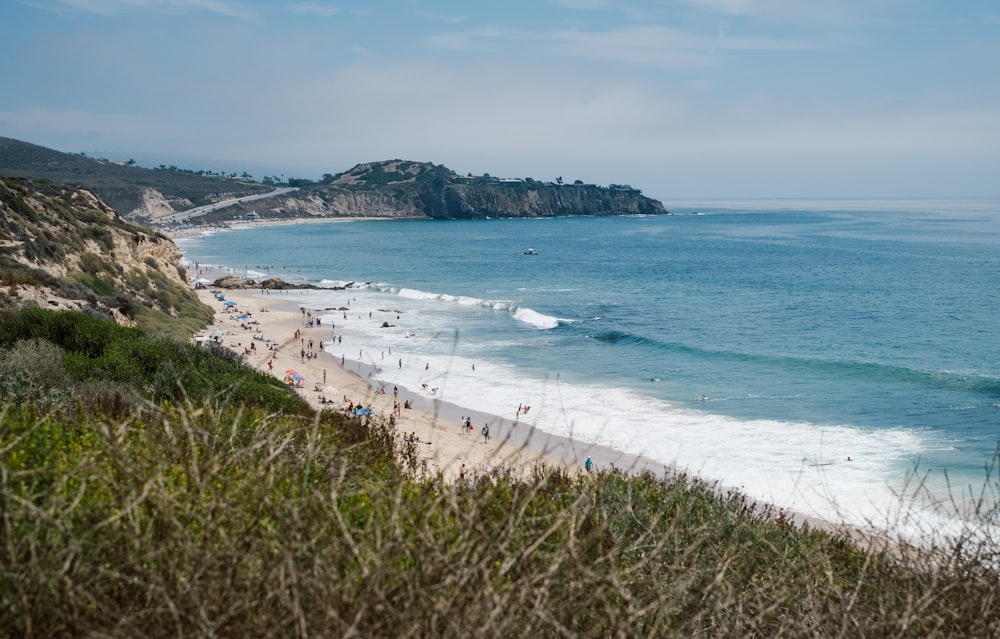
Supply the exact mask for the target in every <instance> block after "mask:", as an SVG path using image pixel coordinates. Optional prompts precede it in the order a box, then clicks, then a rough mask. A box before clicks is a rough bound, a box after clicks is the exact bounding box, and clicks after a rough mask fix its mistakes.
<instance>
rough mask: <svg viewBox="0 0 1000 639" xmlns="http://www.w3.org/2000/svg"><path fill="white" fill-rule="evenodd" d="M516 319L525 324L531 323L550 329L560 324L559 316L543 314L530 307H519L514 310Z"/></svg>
mask: <svg viewBox="0 0 1000 639" xmlns="http://www.w3.org/2000/svg"><path fill="white" fill-rule="evenodd" d="M514 319H516V320H517V321H519V322H524V323H525V324H530V325H531V326H534V327H536V328H544V329H550V328H555V327H556V326H559V318H558V317H552V316H551V315H543V314H542V313H539V312H538V311H533V310H531V309H530V308H519V309H517V310H516V311H514Z"/></svg>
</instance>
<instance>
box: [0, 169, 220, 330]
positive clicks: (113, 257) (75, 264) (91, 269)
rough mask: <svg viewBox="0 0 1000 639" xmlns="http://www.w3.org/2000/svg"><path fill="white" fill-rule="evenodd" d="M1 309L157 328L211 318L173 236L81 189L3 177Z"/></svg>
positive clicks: (0, 190) (178, 327) (183, 326)
mask: <svg viewBox="0 0 1000 639" xmlns="http://www.w3.org/2000/svg"><path fill="white" fill-rule="evenodd" d="M0 247H2V249H3V250H2V253H0V309H3V308H18V307H21V306H25V305H35V306H40V307H43V308H48V309H53V310H77V311H85V312H88V313H90V314H93V315H97V316H101V317H105V318H108V319H113V320H114V321H115V322H117V323H118V324H122V325H126V326H136V325H139V326H143V327H145V328H147V329H151V331H152V332H154V333H159V334H163V335H170V334H173V333H174V332H180V333H181V334H184V333H187V334H190V331H191V330H192V326H191V325H190V323H191V322H193V323H194V324H198V323H203V322H205V321H207V320H208V319H211V316H212V311H211V309H210V308H208V307H205V306H204V305H203V304H201V303H200V302H199V301H198V299H197V297H196V296H195V295H194V292H193V291H192V290H191V287H190V286H189V284H188V283H187V282H186V277H187V275H186V273H185V271H184V269H183V267H181V257H182V255H181V251H180V249H179V248H178V247H177V245H176V244H174V243H173V242H172V241H171V240H170V239H169V238H167V237H165V236H164V235H161V234H160V233H157V232H154V231H151V230H150V229H148V228H145V227H141V226H137V225H135V224H132V223H130V222H128V221H126V220H125V219H124V218H122V217H121V216H119V215H118V214H117V213H115V211H114V210H113V209H112V208H111V207H110V206H108V205H107V204H106V203H105V202H103V201H101V200H100V199H99V198H98V197H96V196H95V195H94V194H93V193H91V192H90V191H88V190H86V189H82V188H79V187H74V186H68V185H61V184H55V183H52V182H48V181H33V180H29V179H25V178H0Z"/></svg>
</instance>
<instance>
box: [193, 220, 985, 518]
mask: <svg viewBox="0 0 1000 639" xmlns="http://www.w3.org/2000/svg"><path fill="white" fill-rule="evenodd" d="M668 208H670V209H671V210H672V211H673V212H674V213H675V214H674V215H670V216H655V217H615V218H564V219H499V220H480V221H427V220H421V221H413V220H405V221H374V220H373V221H359V222H351V223H342V222H331V223H310V224H301V225H285V226H264V227H254V228H239V229H234V230H231V231H225V232H219V233H214V234H210V235H202V236H197V237H188V238H181V239H179V240H178V244H179V245H181V248H182V250H183V251H184V253H185V257H186V259H188V260H190V261H192V262H198V263H201V264H206V265H208V264H211V265H221V266H226V267H229V268H233V269H234V270H236V271H237V272H239V273H241V274H242V273H244V272H245V273H247V274H249V275H251V276H253V277H261V276H275V277H281V278H283V279H286V280H290V281H302V282H311V283H315V284H320V285H326V286H332V285H345V284H349V283H350V284H352V286H351V287H350V288H349V289H348V290H346V291H329V292H310V293H287V294H284V297H286V298H287V299H289V300H297V301H299V302H300V303H303V304H306V305H308V306H309V307H311V308H339V307H342V306H343V307H347V306H349V307H350V309H351V310H350V312H348V313H347V318H346V319H345V318H344V313H343V312H342V311H336V312H334V311H329V312H327V313H326V314H322V316H323V317H324V318H325V321H324V322H323V323H324V324H326V325H329V324H331V323H332V324H333V327H334V328H333V330H332V331H331V334H333V333H336V334H339V335H342V336H343V342H342V343H338V344H337V345H336V346H332V347H331V346H329V345H328V347H327V350H328V351H329V352H330V353H331V354H332V355H334V356H335V357H337V358H340V357H341V356H343V357H344V358H345V359H346V360H347V361H355V360H358V359H360V360H362V361H365V362H367V363H370V364H372V365H374V366H376V367H378V369H379V371H380V372H379V377H380V379H382V380H383V381H385V382H386V383H387V384H389V385H392V384H397V385H400V386H402V387H405V388H408V389H411V390H414V391H416V392H429V391H422V390H421V389H422V385H423V384H427V385H428V389H431V388H438V392H437V395H435V397H438V398H441V399H444V400H447V401H449V402H453V403H455V404H458V405H460V406H467V407H470V408H475V409H477V410H482V411H484V412H488V413H492V414H496V415H502V416H504V417H508V418H511V417H513V416H514V414H515V411H516V409H517V407H518V405H519V404H525V405H530V406H531V411H530V413H528V415H526V416H524V417H523V420H525V421H528V422H530V423H532V424H534V425H535V426H536V427H538V428H540V429H543V430H546V431H549V432H553V433H556V434H560V435H570V436H572V437H574V438H576V439H579V440H584V441H588V442H595V443H599V444H604V445H608V446H611V447H613V448H616V449H618V450H624V451H627V452H631V453H641V454H644V455H646V456H648V457H650V458H652V459H654V460H657V461H660V462H663V463H672V464H676V465H678V466H680V467H682V468H686V469H688V470H689V471H691V472H693V473H696V474H699V475H702V476H704V477H706V478H710V479H713V480H719V481H720V482H722V483H723V484H724V485H727V486H734V487H738V488H741V489H742V490H744V491H745V492H747V493H748V494H749V495H751V496H752V497H756V498H760V499H764V500H768V501H771V502H774V503H777V504H780V505H783V506H785V507H791V508H794V509H796V510H799V511H802V512H805V513H808V514H815V515H818V516H821V517H824V518H827V519H833V520H846V521H849V522H851V523H856V524H864V523H866V522H884V521H885V520H886V519H894V518H895V517H896V516H897V513H898V510H899V509H898V503H897V502H898V498H899V496H900V495H906V494H909V493H911V492H912V491H913V489H914V487H915V485H916V483H917V482H916V481H914V480H913V475H914V473H915V472H916V474H917V475H918V476H920V477H921V478H922V479H923V480H924V481H925V483H926V485H927V487H928V488H929V489H930V491H931V493H932V494H934V495H935V496H938V497H941V496H943V495H944V494H946V493H947V492H948V491H949V488H948V487H949V486H950V492H951V493H952V494H953V495H955V496H956V497H961V495H962V493H963V489H964V492H967V491H968V487H970V486H973V487H975V488H977V489H978V488H980V487H982V485H983V483H984V481H985V480H986V475H985V472H984V468H985V466H986V465H987V464H989V463H990V461H991V459H992V458H993V454H994V452H995V450H996V446H997V442H998V439H1000V407H998V404H1000V329H998V326H1000V201H972V200H957V201H928V200H917V201H909V202H904V201H888V200H884V201H822V202H815V201H812V202H793V201H775V202H750V203H747V202H733V203H725V202H714V203H701V204H688V205H677V206H671V205H670V204H669V203H668ZM528 248H534V249H535V250H537V252H538V254H537V255H525V254H524V251H525V250H526V249H528ZM276 301H277V297H276ZM369 315H370V316H369ZM384 322H388V323H389V324H390V325H391V326H390V327H389V328H381V326H382V324H383V323H384ZM702 396H704V399H702ZM848 458H850V461H848ZM906 501H907V503H920V500H919V499H918V500H916V501H915V502H914V500H913V499H912V497H907V498H906ZM921 517H925V518H924V519H923V523H919V522H917V521H893V522H892V523H891V524H890V525H892V526H894V527H897V528H904V529H905V528H907V527H912V528H913V529H917V528H918V527H919V526H927V525H929V526H934V527H936V528H939V529H947V528H949V527H951V526H954V525H956V523H955V519H954V518H952V517H949V516H942V515H940V514H937V515H933V514H928V513H927V512H926V511H921Z"/></svg>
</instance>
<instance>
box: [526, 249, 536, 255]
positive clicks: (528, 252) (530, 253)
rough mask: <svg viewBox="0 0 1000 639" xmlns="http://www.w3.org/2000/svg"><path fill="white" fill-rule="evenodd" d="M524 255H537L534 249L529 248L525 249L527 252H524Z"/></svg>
mask: <svg viewBox="0 0 1000 639" xmlns="http://www.w3.org/2000/svg"><path fill="white" fill-rule="evenodd" d="M524 254H525V255H538V251H536V250H535V249H533V248H530V249H527V250H526V251H525V252H524Z"/></svg>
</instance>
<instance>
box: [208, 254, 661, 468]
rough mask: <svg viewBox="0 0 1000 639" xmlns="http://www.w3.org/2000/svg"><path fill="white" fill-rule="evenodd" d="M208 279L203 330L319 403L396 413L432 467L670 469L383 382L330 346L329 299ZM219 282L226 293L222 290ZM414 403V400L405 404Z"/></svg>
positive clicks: (386, 414)
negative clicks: (324, 304) (208, 318)
mask: <svg viewBox="0 0 1000 639" xmlns="http://www.w3.org/2000/svg"><path fill="white" fill-rule="evenodd" d="M225 274H226V273H225V272H223V271H212V272H201V273H199V276H200V277H201V279H202V280H206V279H207V280H212V281H214V279H215V278H216V277H218V276H221V275H225ZM206 286H207V288H200V289H198V291H197V292H198V295H199V298H200V299H201V301H203V302H204V303H205V304H208V305H209V306H211V307H212V308H214V309H216V314H215V321H214V322H213V324H212V325H211V326H209V327H208V328H206V329H205V330H204V331H202V333H200V334H199V335H198V336H196V337H195V339H196V340H199V341H201V340H205V339H216V340H220V341H221V343H222V344H223V345H224V346H226V347H227V348H230V349H232V350H233V351H235V352H236V353H238V354H240V355H242V357H243V359H244V361H245V362H246V364H247V365H249V366H251V367H253V368H256V369H258V370H261V371H264V372H268V373H270V374H272V375H274V376H275V377H277V378H279V379H282V380H283V381H288V380H290V381H291V383H290V385H291V386H293V387H294V388H295V389H296V391H297V392H298V393H299V394H300V395H301V396H302V397H303V398H304V399H305V400H306V401H308V402H309V403H310V404H311V405H313V406H314V407H315V408H317V409H319V410H339V411H345V412H346V411H348V410H349V409H350V408H351V407H353V408H355V409H356V408H357V407H358V406H362V407H364V408H365V409H368V410H371V411H372V414H373V415H377V416H380V417H383V418H386V419H388V418H389V417H390V416H392V415H394V414H395V423H396V428H397V430H398V432H399V433H400V437H412V438H413V441H415V442H416V443H417V446H418V449H419V450H420V451H421V459H422V460H423V461H425V462H426V464H427V469H428V471H430V472H431V473H437V472H440V473H442V474H443V475H444V476H445V477H446V478H448V479H457V478H459V476H460V475H461V474H462V473H463V467H464V474H465V477H466V478H472V477H481V476H488V475H491V474H493V473H496V472H498V471H499V470H501V469H503V470H504V471H507V472H512V473H523V472H528V471H530V469H531V468H532V467H533V466H534V465H536V464H539V463H542V464H545V465H549V466H552V467H561V468H565V469H567V470H568V471H570V472H586V471H585V464H586V459H587V457H588V456H589V457H591V458H592V460H593V462H594V465H595V468H610V467H611V466H615V467H617V468H622V469H629V470H636V469H637V468H648V469H649V470H651V471H653V472H657V473H662V472H663V471H664V467H663V466H662V465H657V464H655V463H653V462H650V461H649V460H646V459H643V458H641V457H639V456H635V455H625V454H623V453H621V452H619V451H615V450H612V449H609V448H605V447H601V446H594V445H590V444H585V443H580V442H575V441H572V440H568V439H566V438H563V437H558V436H553V435H550V434H547V433H545V432H543V431H542V430H540V429H538V428H536V427H535V425H533V424H531V423H529V422H527V421H524V420H521V421H517V422H515V421H514V420H511V419H504V418H501V417H499V416H496V415H489V414H485V413H481V412H477V411H476V410H475V409H474V408H468V407H459V406H455V405H453V404H449V403H448V402H444V401H441V400H436V399H432V398H428V397H427V396H426V394H425V393H424V394H421V393H415V392H413V390H412V389H406V388H397V387H393V386H390V387H385V386H382V385H381V384H380V383H379V382H378V380H377V379H375V372H374V370H373V369H372V367H370V366H367V365H365V364H361V363H358V362H354V361H346V362H344V363H343V365H342V361H341V359H340V358H335V357H333V356H331V355H330V354H329V353H327V352H326V351H325V350H324V348H323V347H324V346H325V345H326V343H325V342H324V341H323V340H325V339H326V340H328V339H329V338H330V330H329V328H327V327H326V326H323V325H322V324H319V325H317V324H316V322H315V319H318V318H319V317H320V315H322V312H323V309H317V308H310V307H309V306H308V302H307V301H303V302H295V301H289V300H288V299H281V298H278V297H274V296H271V295H269V294H267V293H265V292H262V291H261V290H259V289H236V290H232V289H212V287H211V286H210V285H206ZM213 290H217V292H218V293H219V294H221V295H222V297H223V298H224V300H220V299H218V296H217V295H216V293H214V292H213ZM305 298H306V296H303V299H305ZM289 376H295V377H289ZM397 403H398V405H399V408H396V405H397ZM405 404H409V406H410V407H409V408H404V407H403V405H405ZM466 422H469V423H471V424H472V428H471V431H470V430H469V429H467V428H463V427H462V425H463V424H464V423H466ZM484 426H487V427H488V428H489V437H488V438H487V437H484V436H483V428H484Z"/></svg>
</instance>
